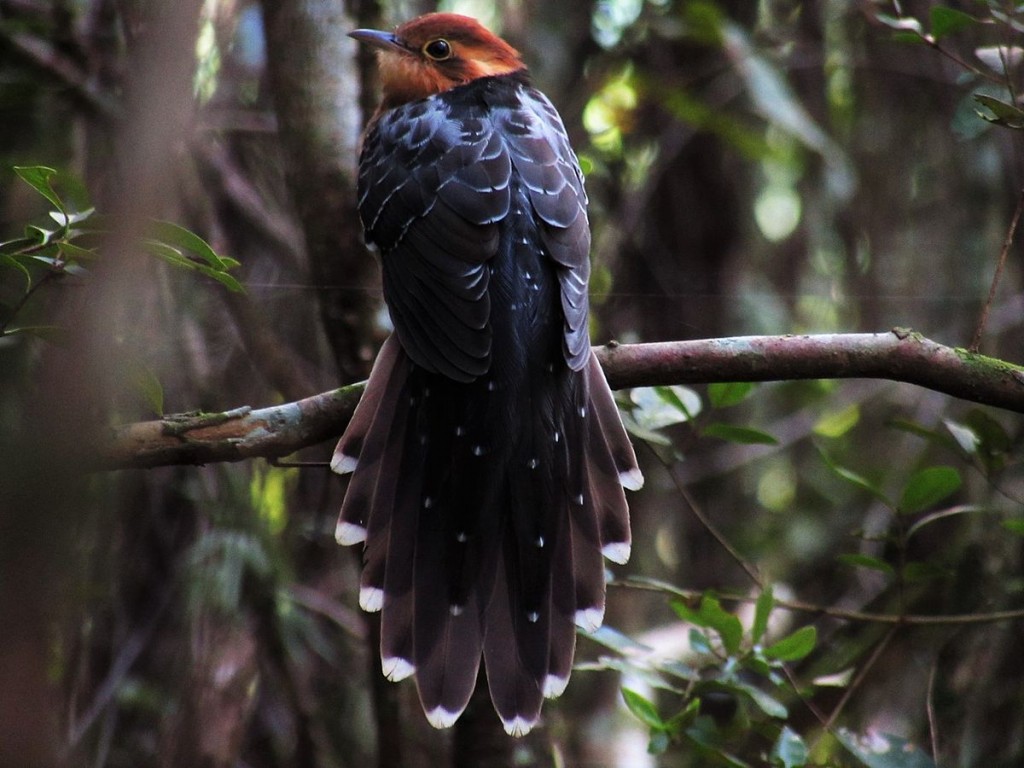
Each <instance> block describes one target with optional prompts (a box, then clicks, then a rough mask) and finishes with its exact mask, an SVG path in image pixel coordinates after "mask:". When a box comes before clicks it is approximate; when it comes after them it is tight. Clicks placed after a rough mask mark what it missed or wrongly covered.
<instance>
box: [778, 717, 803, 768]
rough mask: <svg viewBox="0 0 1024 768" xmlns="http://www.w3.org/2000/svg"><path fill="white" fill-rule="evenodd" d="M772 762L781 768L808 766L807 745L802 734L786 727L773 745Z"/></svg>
mask: <svg viewBox="0 0 1024 768" xmlns="http://www.w3.org/2000/svg"><path fill="white" fill-rule="evenodd" d="M771 761H772V764H773V765H777V766H781V768H801V766H804V765H807V745H806V744H805V743H804V740H803V739H801V738H800V734H798V733H796V732H795V731H793V730H791V729H790V727H789V726H788V725H787V726H784V727H783V729H782V731H781V733H779V738H777V739H776V740H775V744H773V745H772V752H771Z"/></svg>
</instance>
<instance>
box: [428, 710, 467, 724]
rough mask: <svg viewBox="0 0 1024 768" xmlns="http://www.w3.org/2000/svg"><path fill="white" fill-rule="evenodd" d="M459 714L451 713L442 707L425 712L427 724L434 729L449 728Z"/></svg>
mask: <svg viewBox="0 0 1024 768" xmlns="http://www.w3.org/2000/svg"><path fill="white" fill-rule="evenodd" d="M461 714H462V713H461V712H451V711H449V710H447V709H445V708H444V707H436V708H435V709H432V710H430V711H429V712H427V722H428V723H430V724H431V725H432V726H434V727H435V728H451V727H452V726H453V725H455V721H456V720H458V719H459V715H461Z"/></svg>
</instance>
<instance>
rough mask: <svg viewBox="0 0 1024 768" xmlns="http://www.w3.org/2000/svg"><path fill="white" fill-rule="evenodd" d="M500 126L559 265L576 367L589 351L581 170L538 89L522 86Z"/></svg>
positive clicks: (569, 357) (570, 359) (568, 346)
mask: <svg viewBox="0 0 1024 768" xmlns="http://www.w3.org/2000/svg"><path fill="white" fill-rule="evenodd" d="M502 128H503V130H504V133H505V138H506V141H507V142H508V144H509V147H510V151H511V155H512V163H513V165H514V166H515V168H516V170H517V171H518V172H519V175H520V177H521V179H522V183H523V184H524V186H525V187H526V189H527V193H528V195H529V198H530V203H531V205H532V206H533V210H534V213H535V214H536V216H537V218H538V219H539V221H540V235H541V240H542V241H543V243H544V247H545V249H546V250H547V253H548V255H549V256H550V257H551V258H552V259H553V260H554V261H555V262H556V263H557V264H558V265H559V267H560V269H559V270H558V282H559V285H560V287H561V292H562V311H563V312H564V314H565V339H564V344H565V346H564V352H565V359H566V362H567V363H568V364H569V367H570V368H572V369H573V370H576V371H578V370H580V369H581V368H583V366H584V365H585V364H586V361H587V357H588V356H589V354H590V337H589V334H588V328H587V318H588V314H589V303H588V300H587V281H588V280H589V279H590V225H589V223H588V221H587V194H586V192H585V191H584V188H583V174H582V172H581V171H580V168H579V163H578V162H577V160H576V154H575V153H574V152H573V150H572V147H571V146H570V145H569V139H568V137H567V136H566V133H565V127H564V126H563V125H562V119H561V117H559V115H558V112H557V111H556V110H555V108H554V107H553V106H552V105H551V102H550V101H548V99H547V98H546V97H545V96H544V94H542V93H540V92H539V91H536V90H534V89H532V88H524V89H523V90H522V91H521V96H520V99H519V100H518V102H517V104H516V106H515V107H514V108H512V109H510V110H509V111H508V112H506V113H505V119H504V121H503V123H502Z"/></svg>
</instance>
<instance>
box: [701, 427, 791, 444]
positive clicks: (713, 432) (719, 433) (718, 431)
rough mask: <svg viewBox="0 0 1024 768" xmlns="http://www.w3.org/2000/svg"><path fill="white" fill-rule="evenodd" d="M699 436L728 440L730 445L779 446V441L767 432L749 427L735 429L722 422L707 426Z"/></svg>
mask: <svg viewBox="0 0 1024 768" xmlns="http://www.w3.org/2000/svg"><path fill="white" fill-rule="evenodd" d="M701 434H702V435H704V436H706V437H717V438H718V439H720V440H728V441H729V442H730V443H739V444H740V445H778V444H779V441H778V440H776V439H775V438H774V437H772V436H771V435H769V434H768V433H767V432H762V431H761V430H759V429H753V428H751V427H737V426H735V425H733V424H723V423H722V422H715V423H714V424H709V425H708V426H706V427H705V428H704V429H702V430H701Z"/></svg>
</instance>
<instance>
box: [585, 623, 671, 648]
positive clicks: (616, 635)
mask: <svg viewBox="0 0 1024 768" xmlns="http://www.w3.org/2000/svg"><path fill="white" fill-rule="evenodd" d="M581 634H583V635H584V636H586V637H589V638H590V639H591V640H593V641H594V642H596V643H600V644H601V645H603V646H604V647H605V648H609V649H611V650H613V651H615V652H616V653H619V654H621V655H623V656H630V655H633V656H637V655H646V654H649V653H652V652H653V650H654V649H653V648H651V647H650V646H648V645H644V644H643V643H638V642H637V641H636V640H634V639H633V638H631V637H629V636H628V635H624V634H622V633H621V632H619V631H618V630H615V629H612V628H611V627H609V626H608V625H607V624H605V625H603V626H600V627H598V628H597V629H595V630H594V631H593V632H582V630H581Z"/></svg>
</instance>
